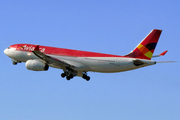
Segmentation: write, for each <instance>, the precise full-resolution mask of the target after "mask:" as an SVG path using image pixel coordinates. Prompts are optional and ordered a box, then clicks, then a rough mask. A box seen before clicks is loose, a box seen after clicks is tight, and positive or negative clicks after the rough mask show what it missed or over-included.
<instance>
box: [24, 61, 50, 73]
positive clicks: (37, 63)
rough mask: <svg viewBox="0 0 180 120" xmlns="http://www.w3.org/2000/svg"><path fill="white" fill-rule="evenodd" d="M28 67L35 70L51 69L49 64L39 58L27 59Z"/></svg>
mask: <svg viewBox="0 0 180 120" xmlns="http://www.w3.org/2000/svg"><path fill="white" fill-rule="evenodd" d="M26 68H27V69H28V70H33V71H47V70H48V69H49V65H47V64H45V63H42V62H40V61H38V60H28V61H26Z"/></svg>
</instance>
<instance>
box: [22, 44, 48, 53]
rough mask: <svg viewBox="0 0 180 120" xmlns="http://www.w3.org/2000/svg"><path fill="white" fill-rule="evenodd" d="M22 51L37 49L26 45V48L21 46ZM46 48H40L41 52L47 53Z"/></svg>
mask: <svg viewBox="0 0 180 120" xmlns="http://www.w3.org/2000/svg"><path fill="white" fill-rule="evenodd" d="M19 48H20V49H21V50H27V51H33V50H34V49H35V47H33V46H27V45H24V46H20V47H19ZM45 50H46V49H45V48H39V51H41V52H45Z"/></svg>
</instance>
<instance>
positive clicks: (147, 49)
mask: <svg viewBox="0 0 180 120" xmlns="http://www.w3.org/2000/svg"><path fill="white" fill-rule="evenodd" d="M156 44H157V43H150V44H147V45H145V46H144V45H142V44H140V45H139V46H138V49H139V50H140V51H141V53H143V54H144V55H145V56H146V57H148V58H151V57H152V55H153V51H154V48H155V47H156Z"/></svg>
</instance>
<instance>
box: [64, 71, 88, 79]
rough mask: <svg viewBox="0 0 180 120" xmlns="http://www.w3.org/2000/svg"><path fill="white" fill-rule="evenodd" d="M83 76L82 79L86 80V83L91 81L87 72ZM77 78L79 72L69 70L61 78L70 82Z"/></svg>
mask: <svg viewBox="0 0 180 120" xmlns="http://www.w3.org/2000/svg"><path fill="white" fill-rule="evenodd" d="M82 74H83V75H82V78H84V79H85V80H86V81H89V80H90V77H89V76H87V73H86V72H83V73H82ZM75 76H77V71H74V70H67V71H65V72H64V73H62V74H61V77H62V78H65V77H66V79H67V80H70V79H72V78H73V77H75Z"/></svg>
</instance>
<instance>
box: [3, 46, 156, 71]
mask: <svg viewBox="0 0 180 120" xmlns="http://www.w3.org/2000/svg"><path fill="white" fill-rule="evenodd" d="M4 53H5V54H6V55H7V56H9V57H10V58H12V59H13V60H16V61H21V62H26V61H27V60H31V59H40V58H38V57H37V56H36V55H34V54H33V53H32V52H27V51H18V50H15V49H5V50H4ZM47 55H48V56H51V57H54V58H56V59H59V60H63V61H65V62H66V63H69V64H71V65H73V66H75V68H74V70H76V71H93V72H103V73H113V72H122V71H127V70H133V69H137V68H140V67H144V66H149V65H153V64H155V62H154V61H152V60H145V59H140V60H141V61H143V62H144V63H146V64H144V65H141V66H135V65H134V64H133V60H136V58H127V57H70V56H59V55H50V54H47ZM49 66H51V67H54V68H59V69H62V68H61V67H59V66H55V65H51V64H49Z"/></svg>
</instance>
